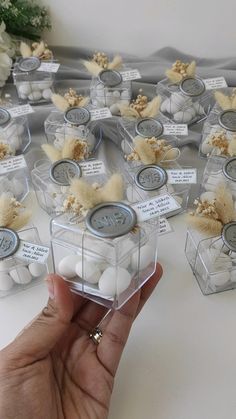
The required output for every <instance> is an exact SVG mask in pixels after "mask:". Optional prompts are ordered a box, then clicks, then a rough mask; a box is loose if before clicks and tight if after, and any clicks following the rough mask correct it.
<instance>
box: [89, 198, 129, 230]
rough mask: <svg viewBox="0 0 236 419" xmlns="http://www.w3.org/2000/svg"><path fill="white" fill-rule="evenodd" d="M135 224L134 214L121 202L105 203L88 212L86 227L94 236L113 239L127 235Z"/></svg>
mask: <svg viewBox="0 0 236 419" xmlns="http://www.w3.org/2000/svg"><path fill="white" fill-rule="evenodd" d="M136 224H137V215H136V212H135V211H134V210H133V209H132V208H131V207H130V206H129V205H126V204H123V203H122V202H105V203H104V204H100V205H97V206H96V207H94V208H93V209H92V210H90V211H89V212H88V214H87V216H86V227H87V228H88V230H89V231H90V232H91V233H93V234H94V235H95V236H98V237H104V238H114V237H119V236H123V235H124V234H127V233H129V232H130V231H131V230H132V229H133V228H134V226H135V225H136Z"/></svg>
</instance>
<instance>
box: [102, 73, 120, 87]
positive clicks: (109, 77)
mask: <svg viewBox="0 0 236 419" xmlns="http://www.w3.org/2000/svg"><path fill="white" fill-rule="evenodd" d="M98 79H99V81H100V82H101V83H102V84H104V86H106V87H115V86H118V84H120V83H121V82H122V76H121V74H120V73H119V72H118V71H115V70H102V71H101V73H99V75H98Z"/></svg>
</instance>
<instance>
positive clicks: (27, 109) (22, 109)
mask: <svg viewBox="0 0 236 419" xmlns="http://www.w3.org/2000/svg"><path fill="white" fill-rule="evenodd" d="M8 112H9V114H10V115H11V117H12V118H16V117H17V116H21V115H27V114H29V113H34V109H33V108H32V106H30V105H29V104H27V105H21V106H16V107H15V108H10V109H8Z"/></svg>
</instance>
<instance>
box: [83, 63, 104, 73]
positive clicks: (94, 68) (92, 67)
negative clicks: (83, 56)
mask: <svg viewBox="0 0 236 419" xmlns="http://www.w3.org/2000/svg"><path fill="white" fill-rule="evenodd" d="M82 63H83V65H84V66H85V67H86V69H87V70H88V72H89V73H90V74H92V76H95V77H97V76H98V74H99V73H100V72H101V71H102V68H101V67H100V66H99V65H98V64H97V63H95V62H94V61H86V60H83V61H82Z"/></svg>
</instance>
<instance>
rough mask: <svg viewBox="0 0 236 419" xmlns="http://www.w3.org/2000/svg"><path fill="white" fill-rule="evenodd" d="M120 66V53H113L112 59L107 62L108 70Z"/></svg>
mask: <svg viewBox="0 0 236 419" xmlns="http://www.w3.org/2000/svg"><path fill="white" fill-rule="evenodd" d="M121 66H122V58H121V56H120V55H115V57H114V58H113V60H112V61H111V62H110V63H109V64H108V68H109V70H117V69H118V68H120V67H121Z"/></svg>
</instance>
